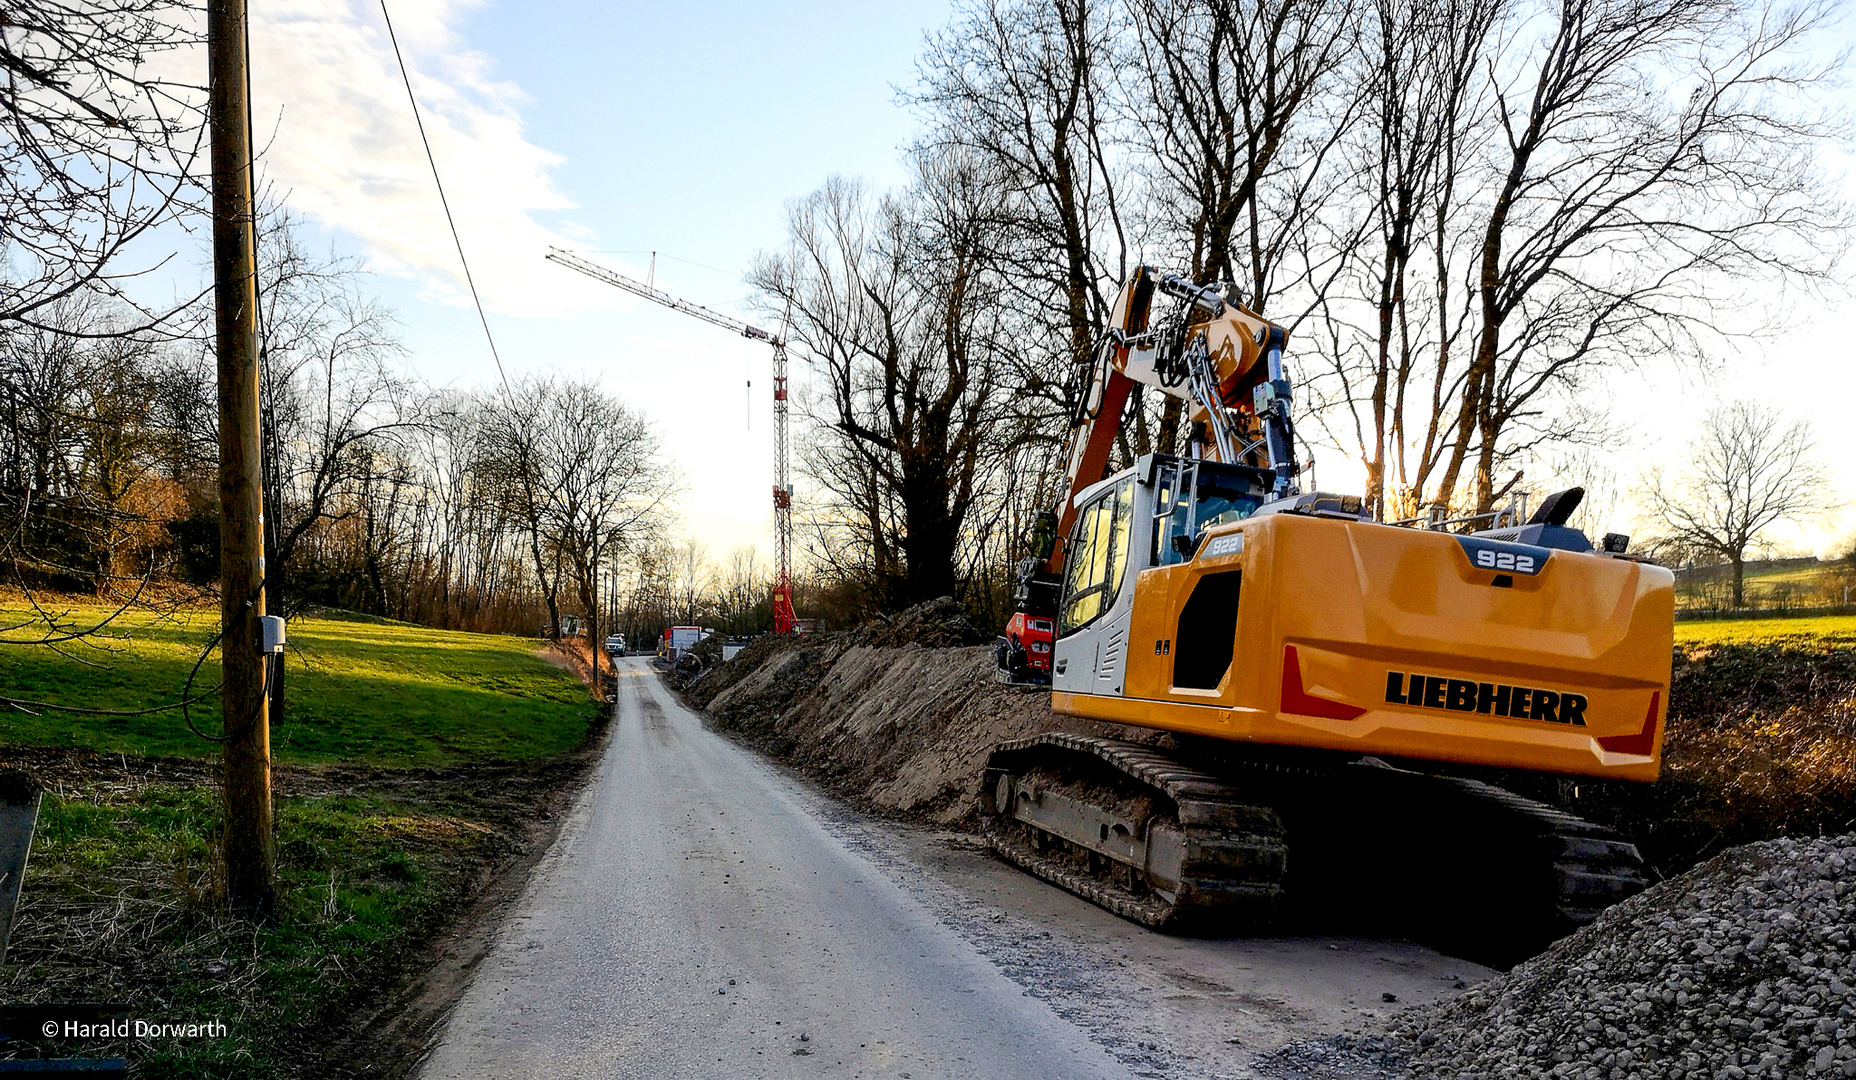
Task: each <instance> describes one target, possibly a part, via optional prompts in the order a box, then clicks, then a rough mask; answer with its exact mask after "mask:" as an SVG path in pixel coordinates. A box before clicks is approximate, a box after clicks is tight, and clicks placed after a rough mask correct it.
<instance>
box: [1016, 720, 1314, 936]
mask: <svg viewBox="0 0 1856 1080" xmlns="http://www.w3.org/2000/svg"><path fill="white" fill-rule="evenodd" d="M982 809H983V811H984V812H985V814H986V819H987V827H986V837H987V843H988V845H989V846H990V847H991V848H992V850H993V851H994V852H996V853H997V854H999V855H1000V856H1001V857H1003V858H1005V859H1006V860H1008V861H1010V862H1013V863H1016V864H1017V865H1019V866H1020V867H1023V868H1024V869H1026V870H1028V871H1030V872H1031V873H1033V874H1035V875H1037V876H1038V877H1041V878H1044V879H1045V880H1047V881H1050V882H1051V883H1053V884H1055V885H1059V886H1061V887H1063V888H1065V889H1068V890H1069V891H1071V892H1073V893H1076V894H1077V895H1078V896H1082V897H1084V898H1085V899H1088V900H1091V901H1093V902H1095V903H1097V904H1099V905H1101V906H1102V907H1105V908H1107V909H1109V910H1110V911H1113V912H1115V913H1116V914H1117V915H1121V916H1123V917H1124V918H1128V919H1132V920H1134V921H1136V922H1139V923H1144V924H1146V925H1148V926H1152V927H1156V928H1163V929H1181V928H1186V927H1191V926H1204V925H1207V924H1216V925H1220V926H1222V927H1225V928H1227V929H1228V930H1233V929H1241V930H1244V931H1251V932H1254V931H1256V930H1260V929H1263V928H1264V927H1266V926H1268V925H1269V924H1270V923H1271V922H1272V921H1273V920H1274V919H1275V918H1276V916H1277V913H1278V909H1279V908H1280V906H1281V904H1282V897H1283V876H1284V872H1285V869H1286V855H1287V849H1286V847H1285V845H1284V842H1283V828H1282V822H1281V821H1280V820H1279V819H1278V818H1277V816H1276V814H1275V813H1274V812H1273V811H1271V810H1270V809H1269V808H1268V807H1263V806H1255V805H1251V804H1249V803H1247V802H1245V801H1244V800H1243V798H1242V797H1241V795H1240V793H1239V792H1238V790H1237V789H1236V788H1234V787H1232V786H1231V785H1229V784H1226V783H1224V782H1222V781H1220V780H1219V779H1218V778H1217V777H1215V776H1211V775H1209V774H1207V773H1203V772H1200V771H1199V770H1197V769H1194V768H1192V767H1190V766H1188V765H1185V764H1182V763H1181V762H1180V761H1178V760H1177V759H1176V758H1173V757H1170V756H1168V755H1167V754H1165V753H1163V752H1161V751H1158V750H1155V749H1153V748H1151V747H1146V746H1140V745H1137V744H1134V743H1128V742H1122V741H1119V740H1116V739H1103V738H1095V737H1092V736H1087V735H1073V734H1069V733H1064V732H1049V733H1046V734H1043V735H1035V736H1032V737H1030V738H1024V739H1015V740H1013V741H1011V742H1006V743H1001V744H999V745H998V746H997V747H995V748H994V750H993V753H992V756H991V758H990V759H988V761H987V765H986V779H985V784H984V787H983V789H982Z"/></svg>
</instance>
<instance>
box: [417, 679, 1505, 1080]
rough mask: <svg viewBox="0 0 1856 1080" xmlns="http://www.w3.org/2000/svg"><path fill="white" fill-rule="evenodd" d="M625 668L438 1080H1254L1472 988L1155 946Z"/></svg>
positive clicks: (1390, 965)
mask: <svg viewBox="0 0 1856 1080" xmlns="http://www.w3.org/2000/svg"><path fill="white" fill-rule="evenodd" d="M630 667H631V670H629V671H626V672H624V675H623V677H622V678H621V686H622V690H621V695H620V697H621V701H620V709H619V716H618V718H617V720H616V723H615V726H614V728H613V732H612V739H611V742H610V744H609V747H608V750H607V753H606V757H605V759H604V761H603V762H602V763H601V765H600V767H599V772H598V775H597V777H596V780H595V783H594V784H593V785H592V786H590V787H589V788H588V789H587V790H586V792H585V794H584V795H583V796H582V798H581V800H580V802H579V803H578V805H577V806H576V807H575V809H574V811H573V813H572V816H571V817H570V818H569V820H568V821H567V822H566V823H565V824H564V826H563V829H562V834H561V839H560V841H559V842H558V843H557V844H556V846H555V848H554V850H553V851H551V852H550V853H549V856H548V857H547V859H546V860H545V861H544V862H543V864H542V865H541V867H540V868H539V869H538V871H537V873H536V875H535V877H534V879H533V880H532V881H531V883H530V885H529V888H528V890H527V892H526V893H525V894H524V896H523V898H522V900H521V901H520V902H519V904H518V906H517V908H516V909H515V910H514V911H513V912H512V914H511V915H510V917H509V920H508V921H507V922H506V923H505V924H504V927H503V930H502V932H501V933H500V934H499V936H498V939H497V942H496V944H495V945H494V947H493V948H492V950H491V952H490V955H489V957H488V958H487V959H486V960H485V962H484V963H483V964H482V965H481V967H480V968H479V969H478V971H477V974H476V976H475V977H474V979H473V982H472V985H471V986H470V987H469V989H468V990H467V991H466V993H465V996H464V999H463V1000H462V1001H461V1002H460V1004H459V1006H458V1008H457V1010H456V1011H455V1012H454V1013H453V1015H452V1017H451V1019H450V1021H449V1024H448V1027H447V1029H446V1032H445V1035H444V1038H443V1039H442V1041H441V1043H440V1044H439V1046H438V1047H437V1049H436V1050H435V1052H434V1054H433V1055H432V1057H431V1059H430V1060H429V1061H428V1063H427V1067H426V1070H425V1075H426V1076H427V1077H431V1078H434V1080H436V1078H440V1077H450V1076H488V1077H495V1076H543V1075H546V1076H580V1075H587V1076H594V1075H597V1076H611V1075H649V1076H673V1077H674V1076H692V1077H694V1076H714V1075H744V1076H745V1075H752V1076H788V1075H792V1076H800V1075H803V1076H814V1075H824V1076H903V1075H908V1076H911V1077H939V1076H947V1077H959V1076H1003V1075H1012V1076H1020V1077H1024V1076H1052V1077H1057V1076H1063V1077H1075V1076H1129V1075H1139V1076H1159V1077H1181V1078H1186V1077H1191V1078H1200V1077H1207V1078H1209V1077H1234V1076H1245V1075H1250V1072H1251V1069H1250V1063H1251V1061H1252V1060H1253V1059H1254V1057H1255V1056H1256V1055H1257V1054H1258V1053H1259V1052H1261V1051H1264V1050H1268V1049H1271V1048H1273V1047H1274V1046H1276V1045H1279V1044H1280V1043H1282V1042H1284V1041H1287V1040H1289V1039H1291V1038H1294V1037H1298V1036H1307V1035H1313V1034H1317V1033H1324V1032H1327V1031H1333V1030H1336V1029H1340V1028H1346V1027H1351V1026H1355V1025H1356V1024H1358V1023H1360V1022H1362V1021H1371V1020H1373V1019H1375V1018H1376V1015H1377V1014H1379V1013H1381V1012H1382V1011H1384V1010H1389V1009H1391V1008H1395V1007H1396V1006H1394V1005H1389V1004H1387V1003H1386V1002H1385V1001H1384V1000H1383V998H1384V995H1387V994H1391V995H1394V996H1395V997H1396V998H1397V1000H1398V1002H1399V1003H1400V1004H1403V1003H1408V1002H1419V1001H1430V1000H1436V999H1439V998H1441V997H1445V996H1448V995H1450V994H1451V993H1452V992H1453V988H1454V987H1455V986H1457V985H1458V984H1459V983H1460V982H1463V981H1471V982H1473V981H1477V980H1479V979H1480V978H1482V977H1483V976H1484V975H1485V974H1486V973H1485V972H1483V971H1481V970H1480V969H1476V968H1474V967H1473V966H1471V965H1466V964H1463V963H1461V962H1459V961H1456V960H1451V959H1448V958H1445V957H1442V956H1439V955H1437V954H1435V953H1432V952H1429V951H1427V950H1424V949H1421V948H1418V947H1416V946H1411V945H1406V944H1402V943H1387V942H1370V941H1360V940H1350V939H1285V940H1273V941H1241V940H1237V941H1204V940H1193V939H1183V938H1173V937H1167V936H1164V935H1157V934H1153V933H1150V932H1148V931H1145V930H1142V929H1139V928H1137V927H1134V926H1132V925H1130V924H1128V923H1125V922H1122V921H1121V920H1119V919H1116V918H1114V917H1113V916H1111V915H1108V914H1107V913H1105V912H1102V911H1100V910H1099V909H1097V908H1094V907H1092V906H1091V905H1089V904H1086V903H1084V902H1082V901H1080V900H1077V899H1075V898H1073V897H1070V896H1068V895H1066V894H1063V893H1060V892H1057V891H1056V890H1053V889H1050V888H1048V887H1047V886H1044V885H1042V884H1040V883H1038V882H1035V881H1033V880H1031V879H1028V878H1026V877H1024V876H1023V875H1021V874H1019V873H1018V872H1017V871H1015V870H1012V869H1010V868H1008V867H1006V866H1004V865H1002V864H1000V863H997V862H995V861H993V860H992V859H991V858H989V857H988V856H987V855H985V853H983V852H982V851H980V850H978V849H977V848H976V846H975V845H974V843H973V841H972V840H971V839H970V838H969V837H967V836H966V835H964V834H959V833H947V832H940V831H936V830H933V829H924V828H919V827H914V826H907V825H899V824H896V823H893V822H886V821H881V820H878V819H874V818H871V817H868V816H866V815H864V814H862V813H859V812H857V811H854V810H851V809H850V808H848V807H846V806H845V805H844V804H843V803H841V802H839V801H837V800H835V799H833V798H831V797H829V796H826V795H824V794H822V793H820V792H819V791H818V789H816V788H814V787H812V786H811V785H810V784H809V783H808V782H806V781H803V780H801V779H799V778H798V777H797V776H795V775H794V774H792V773H791V772H789V771H788V770H786V769H784V768H782V767H780V766H776V765H773V764H770V763H768V762H767V761H765V760H764V759H761V758H759V757H757V756H755V755H753V754H751V753H748V752H746V751H744V750H742V749H741V748H739V747H737V746H735V745H732V744H730V743H729V742H728V741H727V740H724V739H721V738H719V737H717V736H716V735H714V734H713V733H711V732H709V731H707V730H706V729H705V728H704V726H703V724H702V722H701V720H700V718H699V717H698V716H697V715H696V714H694V713H692V712H690V711H688V710H687V709H685V708H684V707H682V706H681V705H680V704H679V703H678V702H676V701H675V699H674V698H673V697H672V696H671V695H670V693H669V692H668V690H667V689H666V688H665V687H664V686H663V685H662V684H661V683H660V682H659V681H658V679H657V677H656V676H655V675H653V674H651V673H650V672H649V671H648V669H646V668H645V667H644V666H643V665H642V663H639V662H636V661H634V662H633V664H632V665H630ZM730 980H733V981H732V982H731V981H730ZM801 1034H804V1035H805V1036H806V1038H805V1039H803V1040H801V1039H800V1038H799V1036H800V1035H801Z"/></svg>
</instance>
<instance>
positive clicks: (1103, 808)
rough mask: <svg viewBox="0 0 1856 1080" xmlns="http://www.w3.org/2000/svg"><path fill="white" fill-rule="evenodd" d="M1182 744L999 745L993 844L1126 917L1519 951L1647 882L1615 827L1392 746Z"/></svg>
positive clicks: (1061, 738)
mask: <svg viewBox="0 0 1856 1080" xmlns="http://www.w3.org/2000/svg"><path fill="white" fill-rule="evenodd" d="M1189 752H1190V754H1191V757H1192V759H1193V760H1194V762H1195V763H1201V764H1202V767H1195V766H1194V765H1187V764H1185V763H1184V762H1183V761H1182V760H1181V756H1182V755H1180V754H1176V753H1173V752H1169V751H1165V750H1160V749H1157V748H1154V747H1148V746H1141V745H1137V744H1134V743H1127V742H1122V741H1119V740H1115V739H1105V738H1096V737H1091V736H1084V735H1072V734H1067V733H1060V732H1052V733H1046V734H1043V735H1038V736H1033V737H1030V738H1025V739H1016V740H1013V741H1011V742H1006V743H1001V744H1000V745H999V746H998V747H996V748H995V749H994V751H993V753H992V756H991V758H990V759H989V760H988V763H987V769H986V779H985V786H984V788H983V791H982V810H983V812H984V815H985V821H986V835H987V842H988V844H989V846H990V847H991V848H992V850H993V851H994V852H996V853H997V854H999V855H1000V856H1001V857H1003V858H1005V859H1006V860H1008V861H1010V862H1013V863H1015V864H1017V865H1018V866H1020V867H1023V868H1024V869H1026V870H1028V871H1030V872H1031V873H1033V874H1035V875H1037V876H1038V877H1041V878H1044V879H1045V880H1047V881H1050V882H1051V883H1053V884H1055V885H1058V886H1060V887H1062V888H1064V889H1067V890H1069V891H1071V892H1073V893H1076V894H1077V895H1079V896H1082V897H1084V898H1086V899H1088V900H1091V901H1093V902H1095V903H1097V904H1099V905H1101V906H1102V907H1105V908H1107V909H1109V910H1110V911H1113V912H1115V913H1116V914H1118V915H1121V916H1123V917H1124V918H1128V919H1132V920H1134V921H1136V922H1140V923H1143V924H1145V925H1148V926H1153V927H1158V928H1164V929H1193V930H1199V931H1202V932H1215V933H1237V934H1242V933H1255V932H1258V931H1261V930H1263V929H1266V928H1268V927H1269V926H1271V925H1272V924H1273V923H1275V922H1277V921H1278V917H1279V915H1280V913H1281V911H1283V910H1285V907H1287V908H1292V909H1293V910H1295V911H1296V912H1297V915H1298V918H1299V919H1300V920H1301V921H1302V922H1303V923H1304V924H1313V925H1312V926H1310V928H1316V929H1319V928H1330V929H1332V928H1341V927H1346V928H1357V929H1373V930H1378V931H1386V932H1393V933H1399V934H1404V935H1409V936H1414V937H1419V938H1422V939H1425V940H1429V941H1432V942H1434V943H1437V944H1439V945H1441V946H1443V947H1446V948H1448V949H1450V950H1452V951H1455V952H1458V953H1459V954H1462V955H1465V956H1470V957H1473V958H1476V959H1483V960H1485V961H1487V962H1492V963H1499V964H1506V963H1512V962H1513V961H1515V960H1518V959H1520V958H1521V957H1524V956H1526V955H1529V954H1531V953H1532V952H1534V951H1537V950H1538V949H1540V948H1542V947H1544V946H1545V945H1546V944H1548V943H1550V942H1551V941H1553V940H1555V939H1556V938H1558V937H1561V936H1563V935H1564V934H1566V933H1570V932H1571V931H1573V930H1576V929H1577V928H1578V927H1580V926H1583V925H1585V924H1586V923H1589V922H1591V921H1592V920H1593V919H1595V918H1597V916H1598V914H1599V913H1600V912H1602V911H1603V910H1604V909H1605V908H1607V907H1609V906H1610V905H1612V904H1614V903H1617V902H1618V901H1620V900H1623V899H1625V898H1627V897H1629V896H1630V895H1632V894H1634V893H1636V892H1638V891H1639V890H1641V889H1642V888H1643V887H1644V885H1645V879H1644V875H1643V863H1642V859H1641V858H1640V857H1639V856H1638V853H1637V850H1636V848H1635V847H1634V846H1632V845H1631V844H1629V843H1627V842H1625V841H1624V840H1623V839H1621V838H1620V837H1618V836H1617V835H1616V834H1615V833H1613V832H1611V831H1610V830H1609V829H1606V828H1604V827H1602V826H1599V825H1595V824H1593V823H1591V822H1589V821H1585V820H1583V819H1581V818H1578V817H1575V816H1574V815H1572V814H1568V813H1566V812H1564V811H1562V810H1559V809H1556V808H1554V807H1552V806H1548V805H1546V804H1545V803H1540V802H1535V801H1533V800H1530V799H1525V798H1522V797H1521V796H1518V795H1515V794H1513V793H1512V792H1508V791H1505V790H1503V789H1501V788H1498V787H1495V786H1493V785H1491V784H1486V783H1482V782H1480V781H1476V780H1466V779H1461V778H1457V777H1451V776H1439V775H1433V774H1428V773H1421V772H1415V771H1411V770H1408V769H1402V768H1397V767H1394V766H1391V765H1388V764H1386V763H1384V762H1382V761H1379V760H1377V759H1374V758H1357V757H1355V758H1348V757H1344V756H1338V755H1332V756H1324V755H1300V756H1293V757H1288V756H1284V755H1280V754H1269V753H1251V752H1247V750H1246V748H1244V747H1233V746H1231V745H1230V744H1225V745H1224V746H1220V747H1217V748H1215V749H1214V748H1212V747H1203V746H1194V747H1192V748H1191V749H1190V751H1189Z"/></svg>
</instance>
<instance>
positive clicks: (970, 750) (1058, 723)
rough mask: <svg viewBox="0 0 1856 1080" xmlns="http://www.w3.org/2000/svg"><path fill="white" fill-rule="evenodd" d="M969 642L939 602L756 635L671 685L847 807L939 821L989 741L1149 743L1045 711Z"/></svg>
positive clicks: (973, 780)
mask: <svg viewBox="0 0 1856 1080" xmlns="http://www.w3.org/2000/svg"><path fill="white" fill-rule="evenodd" d="M975 639H979V640H987V638H986V636H985V635H984V634H983V633H982V632H981V631H979V630H978V629H977V628H975V627H974V626H973V625H972V623H970V622H968V621H967V619H966V617H965V616H964V615H962V614H961V613H960V610H959V607H958V606H957V605H955V604H954V603H953V601H951V600H939V601H934V602H931V603H929V604H923V605H920V606H918V607H916V608H912V609H910V610H909V611H905V612H903V613H901V614H900V615H897V616H894V617H892V618H890V619H888V620H885V621H882V622H880V623H873V624H868V625H865V626H863V627H859V628H858V629H856V630H850V631H845V632H841V633H835V634H824V635H818V636H807V637H797V638H785V639H774V638H763V639H761V640H760V641H757V642H755V643H754V644H753V645H750V646H749V647H748V648H747V649H745V650H743V651H742V652H741V653H740V654H739V655H738V656H736V657H735V659H733V660H731V661H728V662H727V663H724V664H721V665H719V666H718V667H716V668H714V669H712V670H710V671H707V672H704V673H703V674H702V675H701V676H700V677H698V678H697V679H695V680H694V681H692V682H690V683H689V684H688V685H687V686H686V687H685V688H684V690H685V693H686V694H687V695H688V696H689V697H690V699H691V700H692V701H693V702H695V703H696V704H697V705H699V706H701V707H704V708H706V709H707V710H708V712H709V714H710V716H711V718H712V719H713V721H714V723H715V726H716V727H717V728H718V729H719V730H722V731H728V732H734V733H737V734H739V735H742V736H743V737H745V738H747V739H748V740H749V741H751V742H753V743H754V744H756V745H757V746H758V747H760V748H761V749H762V750H765V751H767V752H769V753H771V754H773V755H775V756H778V757H781V758H785V759H786V760H788V761H791V762H792V763H794V764H795V765H797V766H799V767H800V768H801V769H803V770H805V771H806V772H807V773H809V774H811V775H813V776H815V777H817V778H819V779H822V780H824V781H826V782H827V783H829V784H831V785H832V786H833V787H835V788H837V789H838V790H839V791H840V792H842V793H843V794H845V795H846V796H848V797H850V798H851V799H852V800H853V801H856V802H858V803H860V804H863V805H865V806H870V807H874V808H876V809H878V810H881V811H884V812H888V813H894V814H901V815H905V816H910V817H925V818H929V819H932V820H934V821H936V822H940V823H951V822H956V821H960V820H962V819H965V818H968V817H970V816H971V815H972V814H973V813H974V811H975V809H976V807H977V805H978V797H979V781H980V773H981V770H982V768H983V767H984V765H985V762H986V755H987V754H988V753H989V752H990V751H991V749H992V747H993V745H994V744H995V743H999V742H1002V741H1004V740H1006V739H1011V738H1016V737H1018V736H1020V735H1028V734H1033V733H1035V732H1039V731H1077V732H1086V733H1090V734H1098V735H1112V736H1115V737H1118V738H1125V739H1136V740H1140V741H1148V742H1151V741H1154V740H1155V739H1157V738H1160V736H1159V734H1158V733H1157V732H1153V731H1147V730H1143V729H1137V728H1127V727H1122V726H1120V725H1118V724H1098V723H1094V722H1091V721H1087V720H1078V719H1076V718H1074V717H1068V716H1059V715H1058V714H1056V713H1054V712H1052V711H1051V709H1050V694H1049V692H1048V691H1047V690H1044V689H1043V688H1041V687H1040V688H1037V689H1029V688H1020V687H1010V686H1006V685H1003V684H1001V683H999V682H998V681H997V680H996V679H995V678H994V676H993V660H992V649H991V647H990V646H982V645H977V644H975V643H974V641H975ZM950 643H958V645H957V646H956V645H952V644H950Z"/></svg>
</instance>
